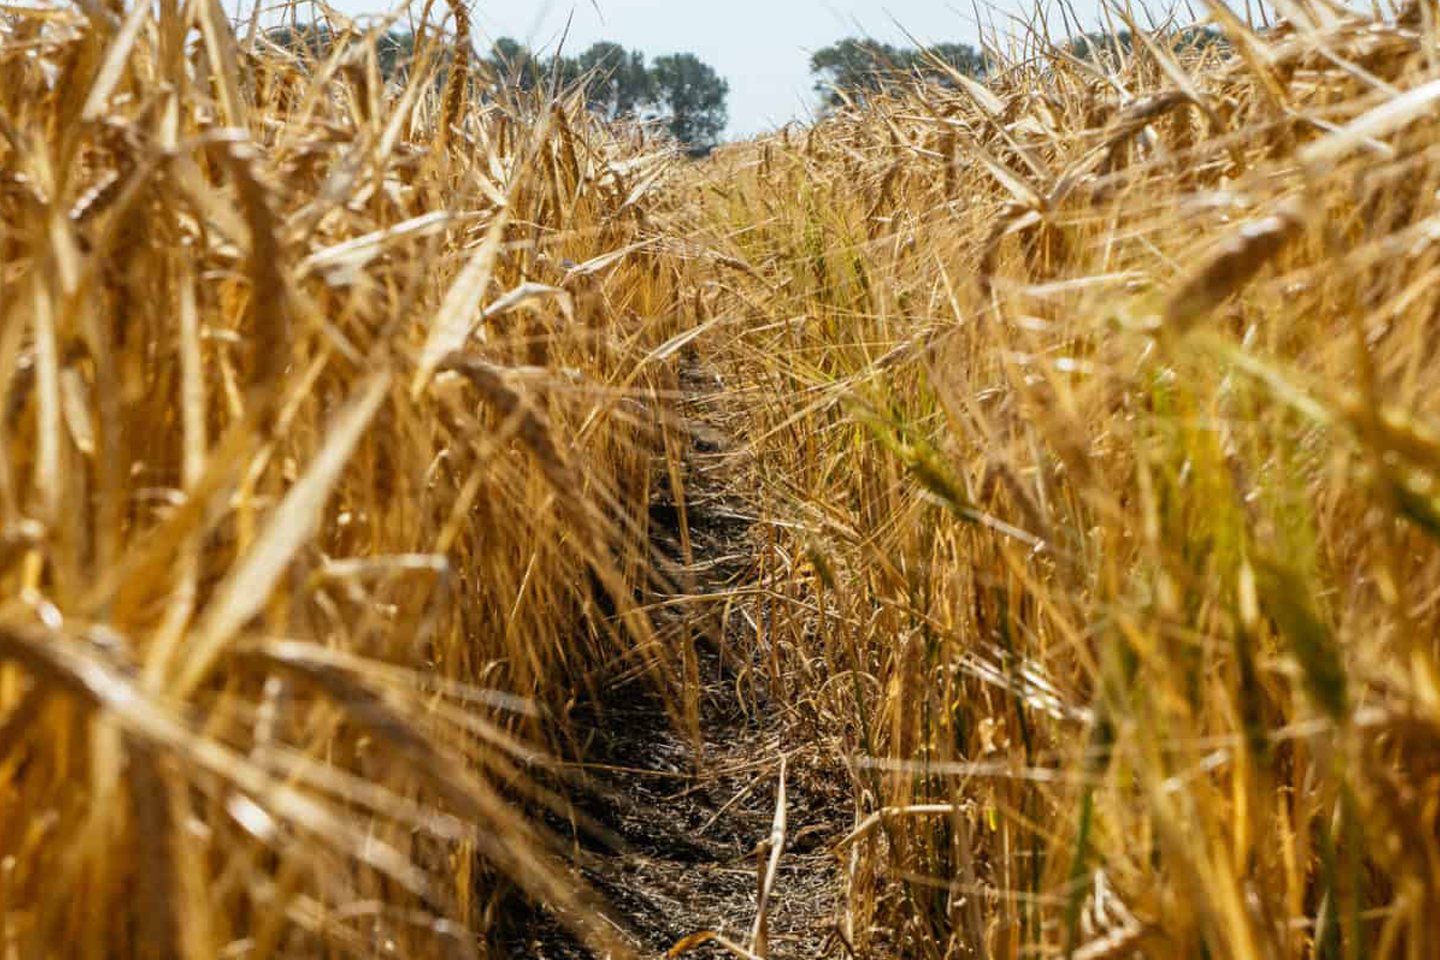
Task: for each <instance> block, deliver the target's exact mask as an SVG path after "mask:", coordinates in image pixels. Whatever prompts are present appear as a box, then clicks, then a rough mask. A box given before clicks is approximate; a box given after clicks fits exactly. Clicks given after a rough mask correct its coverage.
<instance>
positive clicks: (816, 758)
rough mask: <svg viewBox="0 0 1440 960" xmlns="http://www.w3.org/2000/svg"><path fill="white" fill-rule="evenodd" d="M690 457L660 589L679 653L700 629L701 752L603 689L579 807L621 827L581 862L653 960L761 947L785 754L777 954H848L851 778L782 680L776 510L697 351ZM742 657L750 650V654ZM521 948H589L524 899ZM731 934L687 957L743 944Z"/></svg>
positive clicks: (619, 691) (518, 933)
mask: <svg viewBox="0 0 1440 960" xmlns="http://www.w3.org/2000/svg"><path fill="white" fill-rule="evenodd" d="M680 386H681V390H682V393H683V396H684V400H683V403H682V411H681V412H682V414H683V416H684V424H683V426H684V430H685V431H686V432H688V433H689V438H688V445H689V453H688V456H687V458H686V470H685V475H684V484H683V486H684V489H685V503H684V510H683V516H684V517H685V520H686V521H688V530H689V535H690V549H691V553H690V558H691V561H692V562H690V563H688V564H687V563H686V561H685V555H684V549H683V544H682V538H681V535H680V531H681V523H682V520H681V517H682V510H681V509H680V505H679V504H676V503H675V502H674V501H673V499H672V498H671V497H670V495H669V490H670V487H669V485H668V484H665V485H663V493H662V494H661V495H660V496H659V497H658V498H657V499H655V500H653V501H652V503H651V507H650V514H651V527H652V530H653V534H652V540H653V542H654V548H655V551H656V554H657V557H658V558H659V559H660V560H661V562H662V563H663V564H664V565H665V566H667V567H669V569H668V570H667V571H666V572H667V574H668V576H669V578H670V579H671V580H672V581H673V582H674V583H675V584H676V585H677V586H676V588H675V589H676V590H678V591H679V593H678V594H676V595H672V596H665V595H658V594H657V595H655V596H652V597H651V598H649V601H650V604H651V607H652V617H653V619H654V621H655V625H656V629H657V631H658V632H659V634H660V635H661V637H662V638H663V639H664V640H665V641H666V642H667V645H669V646H670V647H671V648H672V649H680V647H681V646H682V645H683V643H684V642H685V640H686V637H687V636H688V637H690V638H692V639H693V642H694V647H695V650H696V657H695V672H696V673H697V674H698V690H699V696H698V708H699V710H698V714H699V716H698V720H699V733H700V741H701V744H702V749H701V751H700V755H699V756H697V751H696V749H695V742H694V740H693V739H692V737H691V736H687V735H685V734H683V733H680V732H678V731H677V730H676V724H675V722H674V721H673V720H672V719H671V715H670V714H669V713H668V712H667V710H666V707H665V703H664V701H663V699H662V697H661V696H660V695H659V694H658V693H656V692H655V691H654V690H653V689H652V688H651V686H650V685H648V684H647V682H646V681H645V680H643V679H640V678H638V677H637V678H635V679H633V680H630V681H627V682H624V683H619V684H615V685H613V686H611V687H610V689H608V690H606V691H605V692H604V694H603V700H604V704H603V709H592V710H590V711H589V715H588V716H586V717H584V718H583V719H582V722H581V728H582V729H585V730H587V731H589V732H590V735H591V740H590V742H589V743H588V745H587V746H586V748H585V760H586V771H587V777H586V781H587V784H588V787H589V790H588V792H587V795H585V796H581V797H577V798H574V799H575V802H576V804H577V807H578V808H579V809H581V810H582V811H583V812H584V813H585V814H586V815H587V816H589V817H591V818H593V819H594V820H595V821H597V822H599V823H600V824H601V825H603V827H604V828H606V829H608V830H609V831H611V832H612V833H613V834H614V835H615V837H618V841H619V842H618V843H612V844H610V845H606V844H602V843H599V842H590V841H585V845H586V847H587V849H586V850H585V852H584V853H583V854H582V858H581V860H580V873H581V875H582V876H583V877H584V879H585V881H586V882H587V883H588V884H590V886H591V887H592V888H593V889H594V890H596V891H597V892H598V893H599V894H600V895H601V896H602V897H603V899H604V901H605V902H606V904H607V905H608V910H607V915H608V919H609V920H610V922H612V923H613V924H614V925H615V926H616V927H618V928H619V929H620V930H621V931H622V932H623V933H624V934H625V937H626V939H627V940H628V941H629V942H630V943H632V944H633V945H634V947H635V949H636V952H637V953H638V955H640V956H641V957H657V956H662V955H664V953H665V952H666V951H667V950H669V949H670V948H671V947H672V946H674V945H675V944H676V943H677V942H678V941H680V940H682V939H684V938H686V937H688V936H690V935H692V934H695V933H697V932H700V931H704V930H713V931H715V932H717V933H719V934H721V935H722V936H724V937H726V938H727V939H730V940H732V941H733V942H736V943H739V944H742V945H746V946H749V937H750V933H751V925H752V924H753V923H754V921H755V915H756V904H757V899H758V891H757V874H758V871H759V868H760V864H759V857H758V856H757V846H758V845H760V844H761V842H762V841H764V840H766V839H767V838H768V837H769V835H770V829H771V823H772V820H773V818H774V815H775V807H776V795H777V788H778V781H779V775H780V765H781V758H782V757H784V758H785V761H786V767H787V775H786V799H787V802H786V837H785V845H784V848H783V851H784V852H783V856H782V857H781V860H780V864H779V869H778V872H777V874H776V876H775V880H774V886H773V888H772V891H771V895H770V908H769V912H768V915H769V947H770V949H769V955H770V957H771V958H774V960H783V958H791V957H795V958H799V957H806V958H811V957H821V956H824V955H827V954H829V955H837V954H840V955H843V953H844V948H843V946H842V945H841V944H840V943H839V941H838V939H837V938H836V937H835V936H833V935H832V934H833V931H834V930H835V921H836V917H837V914H838V910H839V909H840V901H841V891H842V882H843V881H842V877H841V874H840V869H839V861H838V860H837V859H836V857H835V855H834V854H833V853H832V852H830V846H831V844H832V843H834V841H836V840H838V839H839V838H840V837H841V836H843V835H844V833H845V831H846V829H847V828H848V826H849V822H850V818H849V809H850V806H849V793H848V789H847V787H846V784H845V782H844V776H845V774H844V772H843V771H842V770H839V769H837V768H836V767H835V766H834V765H833V763H832V762H831V761H830V760H828V759H827V757H826V755H825V753H824V751H823V749H822V746H821V745H820V744H818V743H816V741H815V739H814V737H813V736H810V735H808V734H806V733H805V732H804V731H803V730H802V729H801V728H800V726H799V724H797V723H796V722H795V721H794V719H793V717H792V716H791V715H790V713H789V711H787V709H786V708H785V706H784V704H783V703H781V702H779V701H777V700H776V699H774V698H773V697H772V696H771V695H770V693H769V691H768V690H767V689H766V687H767V683H768V681H767V680H766V679H765V673H766V668H765V666H764V665H763V663H758V662H754V659H757V656H756V654H755V651H757V650H759V649H762V648H763V644H757V643H756V642H755V640H756V636H757V632H760V631H761V630H762V625H763V623H764V622H765V621H766V619H767V617H768V608H767V602H768V601H767V600H766V591H765V590H764V589H763V584H762V583H760V578H761V571H760V564H759V556H760V553H761V549H762V547H763V543H764V537H765V526H766V524H765V522H764V521H763V520H760V519H759V518H758V517H756V516H755V511H754V507H753V505H752V504H749V503H747V502H745V499H744V497H743V496H742V495H740V494H738V493H737V492H736V488H737V484H736V483H735V481H734V477H735V475H736V472H737V469H738V466H739V464H738V461H739V459H740V458H741V457H742V456H743V453H741V452H739V451H738V450H737V449H736V447H737V444H735V442H734V439H733V438H734V437H735V436H736V432H735V431H736V429H737V428H736V427H735V426H734V425H733V424H731V423H729V422H728V421H727V410H726V404H725V401H724V395H723V387H722V385H721V384H720V382H719V378H718V377H717V375H716V374H715V373H714V372H713V371H710V370H708V369H705V368H703V367H702V366H700V365H699V362H698V361H697V360H696V359H694V358H693V357H692V358H691V359H689V360H688V361H687V362H686V363H685V364H684V367H683V370H682V372H681V376H680ZM742 651H743V653H742ZM504 952H505V955H507V956H516V957H521V956H523V957H534V958H546V960H560V958H580V957H590V956H591V954H590V953H589V952H588V951H587V950H586V949H585V948H584V947H582V946H581V945H580V944H579V943H577V942H576V941H575V939H574V938H573V937H571V936H570V935H569V934H568V933H567V932H566V931H565V929H564V928H563V927H562V926H561V924H560V923H559V921H558V920H556V919H555V918H554V917H552V916H550V915H549V914H546V913H543V912H540V911H525V916H524V918H523V920H522V921H521V922H519V923H517V924H516V925H515V929H514V931H513V933H512V934H511V935H510V936H509V937H508V938H507V940H506V941H505V943H504ZM728 955H729V954H727V953H725V952H724V951H723V950H722V949H721V948H720V947H718V946H715V945H714V944H704V945H701V946H698V947H695V948H694V949H691V950H688V951H686V952H685V953H684V956H686V957H694V958H697V960H700V958H707V957H719V956H728Z"/></svg>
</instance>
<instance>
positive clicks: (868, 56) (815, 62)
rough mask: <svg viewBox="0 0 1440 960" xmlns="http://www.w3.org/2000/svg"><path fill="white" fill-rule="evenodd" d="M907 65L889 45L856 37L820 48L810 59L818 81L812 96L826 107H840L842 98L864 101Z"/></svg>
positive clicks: (899, 53) (897, 51)
mask: <svg viewBox="0 0 1440 960" xmlns="http://www.w3.org/2000/svg"><path fill="white" fill-rule="evenodd" d="M908 65H909V58H908V56H906V55H905V54H904V53H903V52H902V51H900V50H898V49H896V48H895V47H892V46H891V45H890V44H888V43H881V42H880V41H878V40H870V39H859V38H856V37H847V38H845V39H844V40H841V41H840V42H839V43H832V44H831V45H830V46H828V47H822V48H820V49H819V50H816V51H815V52H814V53H813V54H811V56H810V72H811V73H812V74H815V75H816V77H817V79H816V81H815V92H816V93H819V94H820V95H821V97H822V98H823V99H824V102H825V105H826V106H828V107H835V106H839V105H840V104H841V103H843V102H844V95H849V96H850V97H852V98H854V99H858V100H863V99H865V97H866V96H867V95H869V94H872V93H877V92H879V91H880V90H881V89H883V88H884V87H885V86H886V85H887V84H889V83H893V82H894V81H895V78H896V77H897V76H899V75H900V74H901V73H903V72H904V70H905V68H906V67H907V66H908Z"/></svg>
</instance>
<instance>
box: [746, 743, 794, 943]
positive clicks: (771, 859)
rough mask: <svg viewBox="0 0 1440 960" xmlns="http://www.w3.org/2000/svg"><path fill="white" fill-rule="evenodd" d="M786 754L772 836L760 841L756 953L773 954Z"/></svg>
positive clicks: (782, 846) (752, 935) (752, 934)
mask: <svg viewBox="0 0 1440 960" xmlns="http://www.w3.org/2000/svg"><path fill="white" fill-rule="evenodd" d="M786 811H787V807H786V802H785V757H783V756H782V757H781V758H780V773H779V780H778V781H777V785H776V787H775V818H774V820H773V821H772V822H771V824H770V836H769V837H767V838H766V840H765V842H764V843H763V844H761V846H760V850H761V851H762V855H761V857H760V858H759V859H760V863H761V867H762V868H761V869H760V870H758V871H756V876H755V879H756V907H755V924H754V926H752V927H751V928H750V942H751V943H752V944H753V945H754V948H755V954H756V955H757V956H760V957H768V956H770V895H771V892H772V891H773V890H774V888H775V875H776V874H777V873H778V872H779V870H780V857H781V855H782V854H783V853H784V852H785V815H786Z"/></svg>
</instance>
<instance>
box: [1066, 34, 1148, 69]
mask: <svg viewBox="0 0 1440 960" xmlns="http://www.w3.org/2000/svg"><path fill="white" fill-rule="evenodd" d="M1133 46H1134V40H1133V39H1132V38H1131V36H1130V31H1129V30H1121V31H1119V32H1118V33H1114V34H1110V33H1085V34H1081V35H1080V36H1078V37H1076V38H1075V39H1073V40H1071V41H1070V43H1069V47H1070V52H1071V53H1072V54H1074V55H1075V57H1076V59H1078V60H1089V61H1092V62H1095V61H1099V60H1101V58H1102V57H1103V58H1105V59H1108V60H1116V59H1119V54H1120V51H1122V50H1123V51H1124V52H1125V53H1126V54H1129V53H1130V51H1131V49H1132V48H1133Z"/></svg>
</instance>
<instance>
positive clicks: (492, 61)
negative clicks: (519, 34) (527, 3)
mask: <svg viewBox="0 0 1440 960" xmlns="http://www.w3.org/2000/svg"><path fill="white" fill-rule="evenodd" d="M484 62H485V64H486V65H487V66H489V67H490V69H491V70H493V71H494V72H495V76H496V78H498V79H499V80H500V82H501V84H502V85H503V86H506V87H515V88H517V89H520V90H534V89H535V88H536V87H538V86H539V85H540V83H541V82H542V81H543V80H544V77H545V64H543V63H541V62H540V61H539V60H538V59H536V57H535V54H533V53H531V52H530V48H529V47H527V46H525V45H524V44H523V43H520V42H519V41H518V40H514V39H512V38H510V37H501V38H500V39H498V40H496V41H495V42H494V44H492V45H491V47H490V56H488V57H486V58H485V60H484Z"/></svg>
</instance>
